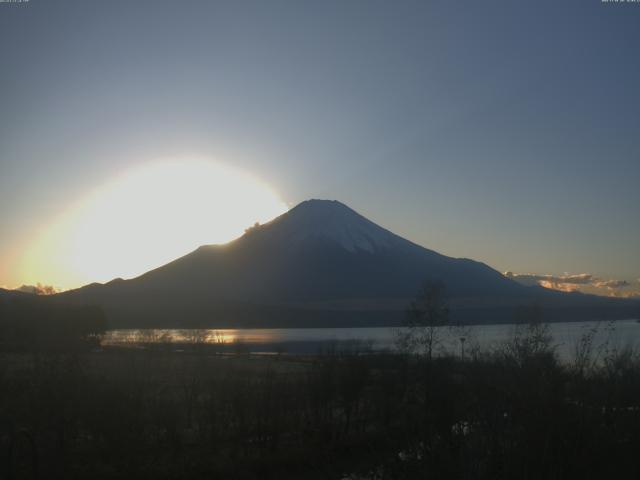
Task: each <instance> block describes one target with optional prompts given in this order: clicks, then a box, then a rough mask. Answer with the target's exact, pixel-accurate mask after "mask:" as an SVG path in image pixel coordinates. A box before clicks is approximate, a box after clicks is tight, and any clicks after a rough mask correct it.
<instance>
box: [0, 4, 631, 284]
mask: <svg viewBox="0 0 640 480" xmlns="http://www.w3.org/2000/svg"><path fill="white" fill-rule="evenodd" d="M0 45H1V47H0V86H1V88H0V209H1V210H0V212H1V217H0V218H1V222H2V226H1V228H0V285H3V284H4V285H7V286H16V285H19V284H21V283H25V282H35V281H40V282H42V283H53V284H60V285H62V286H64V287H67V288H68V287H70V286H74V285H72V284H69V281H68V280H65V279H63V278H62V277H60V278H56V277H55V275H53V274H51V276H52V277H54V278H34V276H33V274H32V275H31V276H29V274H27V273H25V270H24V268H22V267H21V266H20V265H22V264H21V262H22V260H21V258H22V257H23V256H24V255H25V250H27V249H28V248H29V245H31V243H32V242H33V241H34V238H35V237H38V236H41V235H43V233H42V232H43V229H46V228H49V227H46V226H49V225H51V224H52V222H53V223H55V221H56V220H55V219H56V218H59V216H60V215H63V214H64V212H65V211H67V210H68V209H70V208H71V206H72V205H77V204H79V203H82V202H83V201H85V200H83V199H86V198H87V196H88V195H91V192H94V191H95V189H97V188H100V187H101V186H103V185H105V183H109V182H110V181H111V179H114V178H117V177H118V176H121V175H124V174H125V173H124V172H128V171H131V170H132V169H135V168H137V167H138V166H140V165H146V164H148V163H149V162H153V161H156V160H157V159H159V158H171V159H172V160H175V161H180V159H187V158H193V157H197V158H199V159H203V158H204V159H211V160H212V161H215V162H217V163H219V164H222V165H224V166H226V167H232V168H234V169H237V170H238V171H241V172H244V173H243V175H244V174H246V175H250V176H251V177H252V178H253V179H257V180H256V181H259V182H261V183H263V184H264V185H267V186H268V188H270V189H271V190H270V191H272V192H275V195H276V196H277V197H278V198H280V199H281V200H282V201H283V202H286V204H287V205H290V206H291V205H294V204H296V203H298V202H300V201H302V200H305V199H308V198H331V199H338V200H341V201H342V202H344V203H346V204H348V205H349V206H351V207H352V208H354V209H355V210H357V211H359V212H360V213H362V214H363V215H365V216H367V217H368V218H370V219H371V220H373V221H375V222H376V223H379V224H381V225H382V226H384V227H386V228H389V229H390V230H392V231H394V232H396V233H398V234H400V235H402V236H404V237H406V238H409V239H411V240H413V241H415V242H416V243H419V244H422V245H424V246H426V247H428V248H431V249H434V250H437V251H439V252H441V253H444V254H447V255H452V256H457V257H470V258H473V259H476V260H480V261H483V262H485V263H487V264H489V265H491V266H493V267H494V268H496V269H498V270H501V271H507V270H509V271H512V272H515V273H516V274H519V273H536V274H539V275H554V276H556V277H561V276H562V275H564V274H565V273H571V274H589V275H592V276H594V277H595V278H597V279H599V280H601V281H605V280H626V281H628V282H630V283H632V284H633V286H631V287H629V288H632V289H633V288H636V287H637V285H638V283H637V282H638V280H637V279H638V278H639V277H640V188H639V187H640V121H639V120H640V116H639V114H638V112H640V60H639V59H640V53H639V52H640V3H622V4H619V3H606V2H605V3H603V2H601V1H600V0H579V1H561V0H553V1H540V0H531V1H526V2H525V1H522V2H521V1H513V0H504V1H492V0H487V1H475V0H474V1H448V0H447V1H445V0H442V1H427V0H421V1H416V2H408V1H376V0H367V1H356V0H341V1H335V2H331V1H327V0H323V1H313V2H311V1H301V0H295V1H294V0H292V1H287V2H283V1H271V0H269V1H264V0H260V1H256V2H247V1H241V0H231V1H228V2H222V1H209V0H207V1H205V0H202V1H197V0H185V1H179V2H178V1H164V0H130V1H120V0H113V1H102V0H100V1H98V0H96V1H93V0H77V1H64V0H59V1H50V0H49V1H43V0H30V1H28V2H23V3H0ZM185 161H186V160H185ZM132 201H133V200H132ZM223 203H224V202H223ZM276 210H277V208H276ZM204 221H209V222H212V223H215V222H216V218H215V215H212V216H211V217H210V218H207V219H205V220H204ZM143 224H144V222H141V223H140V224H137V225H133V226H132V227H131V230H132V231H129V232H118V233H117V234H118V235H121V236H124V237H126V236H132V237H135V236H136V235H137V232H136V229H144V225H143ZM115 234H116V233H114V235H115ZM185 235H187V236H188V235H189V232H185ZM212 240H215V239H214V238H213V239H212ZM205 243H208V242H205ZM96 248H97V247H96ZM123 248H124V247H123ZM185 253H186V252H185ZM52 255H55V254H53V253H52ZM123 276H124V275H123ZM87 280H89V279H87ZM96 280H98V278H96ZM100 280H102V279H100ZM78 281H80V280H78ZM71 283H73V282H71Z"/></svg>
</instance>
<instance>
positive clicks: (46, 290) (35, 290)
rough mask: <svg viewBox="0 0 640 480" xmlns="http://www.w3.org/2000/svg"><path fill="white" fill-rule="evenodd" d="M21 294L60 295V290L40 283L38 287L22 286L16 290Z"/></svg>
mask: <svg viewBox="0 0 640 480" xmlns="http://www.w3.org/2000/svg"><path fill="white" fill-rule="evenodd" d="M16 290H17V291H19V292H25V293H32V294H34V295H53V294H55V293H58V289H57V288H56V287H53V286H51V285H42V284H41V283H38V284H37V285H22V286H21V287H19V288H16Z"/></svg>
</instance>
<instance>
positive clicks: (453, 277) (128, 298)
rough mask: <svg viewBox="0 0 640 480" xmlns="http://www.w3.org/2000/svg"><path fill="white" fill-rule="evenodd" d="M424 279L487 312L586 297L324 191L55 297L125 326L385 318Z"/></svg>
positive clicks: (397, 314)
mask: <svg viewBox="0 0 640 480" xmlns="http://www.w3.org/2000/svg"><path fill="white" fill-rule="evenodd" d="M425 280H441V281H443V282H444V283H445V284H446V286H447V290H448V292H449V294H450V296H451V297H452V302H453V303H454V306H457V305H462V306H463V308H467V309H476V310H477V309H478V308H484V309H485V310H484V313H485V314H486V312H488V311H492V310H491V309H495V308H496V306H500V308H502V309H503V310H504V309H505V308H507V307H508V308H511V309H512V308H513V306H514V305H517V304H522V303H527V302H529V303H530V302H531V301H533V299H534V298H540V297H542V298H543V299H545V301H547V302H551V303H555V304H558V303H560V304H563V303H567V301H568V300H567V299H569V298H571V299H572V300H571V301H572V302H573V303H576V302H577V303H580V304H584V303H585V301H586V300H585V298H586V296H581V297H576V296H573V297H569V296H567V295H565V294H557V293H556V292H550V291H547V290H544V289H540V288H532V287H524V286H522V285H520V284H517V283H516V282H514V281H512V280H510V279H508V278H506V277H504V276H503V275H502V274H500V273H499V272H497V271H495V270H493V269H491V268H490V267H488V266H486V265H484V264H482V263H479V262H475V261H472V260H468V259H457V258H451V257H446V256H444V255H441V254H439V253H437V252H434V251H431V250H428V249H426V248H423V247H420V246H418V245H416V244H414V243H412V242H409V241H408V240H405V239H403V238H401V237H399V236H397V235H395V234H393V233H391V232H389V231H388V230H385V229H384V228H381V227H379V226H378V225H376V224H374V223H373V222H370V221H369V220H367V219H366V218H364V217H362V216H361V215H359V214H358V213H356V212H354V211H353V210H351V209H350V208H349V207H347V206H345V205H343V204H342V203H339V202H336V201H326V200H309V201H306V202H303V203H301V204H299V205H298V206H296V207H295V208H293V209H292V210H290V211H289V212H287V213H285V214H283V215H281V216H280V217H278V218H276V219H274V220H273V221H271V222H269V223H267V224H264V225H262V226H257V227H253V228H251V229H249V230H248V231H247V232H246V233H245V235H243V236H242V237H240V238H238V239H237V240H235V241H233V242H230V243H228V244H225V245H211V246H203V247H200V248H198V249H197V250H195V251H194V252H192V253H190V254H188V255H185V256H184V257H181V258H179V259H177V260H175V261H173V262H171V263H169V264H166V265H164V266H162V267H159V268H157V269H155V270H152V271H150V272H147V273H145V274H144V275H141V276H140V277H137V278H134V279H131V280H121V279H117V280H114V281H112V282H109V283H107V284H104V285H100V284H92V285H89V286H87V287H83V288H81V289H78V290H75V291H71V292H65V293H64V294H61V295H59V297H60V298H61V299H64V300H66V301H73V302H84V303H96V304H99V305H101V306H103V308H104V309H105V311H106V313H107V315H108V317H109V318H110V320H112V321H113V322H114V323H115V324H117V325H126V326H133V325H136V326H140V325H151V324H153V325H158V326H159V325H171V326H180V325H192V324H200V325H210V326H227V327H234V326H246V325H252V326H283V325H288V326H310V325H316V326H318V325H329V324H331V325H336V324H337V325H347V324H387V323H397V322H398V321H399V319H400V318H401V317H402V312H403V310H404V308H405V306H406V304H407V302H408V301H409V299H410V298H411V297H412V296H413V295H414V294H415V293H416V291H417V290H418V288H419V286H420V284H421V282H423V281H425ZM583 297H584V298H583ZM569 303H571V302H569ZM487 309H488V310H487ZM492 315H495V314H493V313H492Z"/></svg>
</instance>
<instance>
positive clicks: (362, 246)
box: [259, 200, 406, 253]
mask: <svg viewBox="0 0 640 480" xmlns="http://www.w3.org/2000/svg"><path fill="white" fill-rule="evenodd" d="M259 230H260V235H261V236H263V238H264V237H268V238H269V239H270V240H271V241H275V242H279V243H280V244H281V245H282V246H285V247H289V248H295V247H297V246H300V245H308V244H312V243H321V244H332V245H335V246H340V247H341V248H343V249H345V250H347V251H349V252H358V251H362V252H369V253H374V252H376V251H381V250H385V249H388V248H392V247H393V246H395V245H399V244H401V243H405V242H406V240H404V239H402V238H400V237H398V236H397V235H394V234H393V233H391V232H390V231H388V230H385V229H384V228H382V227H379V226H378V225H376V224H375V223H373V222H371V221H369V220H367V219H366V218H364V217H363V216H362V215H360V214H358V213H357V212H355V211H354V210H352V209H351V208H349V207H347V206H346V205H344V204H343V203H340V202H338V201H336V200H307V201H305V202H302V203H300V204H299V205H297V206H296V207H294V208H293V209H291V210H289V211H288V212H287V213H285V214H283V215H281V216H279V217H278V218H276V219H274V220H273V221H271V222H269V223H267V224H265V225H263V226H262V227H260V229H259Z"/></svg>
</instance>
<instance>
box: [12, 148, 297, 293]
mask: <svg viewBox="0 0 640 480" xmlns="http://www.w3.org/2000/svg"><path fill="white" fill-rule="evenodd" d="M286 210H287V205H286V204H285V203H284V202H283V201H282V200H281V199H280V198H279V197H278V195H277V194H276V193H275V192H273V190H271V189H270V188H269V187H268V186H266V185H265V184H263V183H262V182H260V181H259V180H257V179H255V178H253V177H251V176H250V175H247V174H246V173H244V172H241V171H238V170H235V169H232V168H229V167H226V166H223V165H220V164H215V163H211V162H206V161H195V160H194V161H169V162H159V163H151V164H146V165H143V166H141V167H138V168H136V169H134V170H131V171H129V172H126V173H125V174H124V175H122V176H121V177H119V178H116V179H115V180H113V181H111V182H109V183H107V184H106V185H104V186H102V187H101V188H98V189H97V190H95V191H93V192H92V193H91V194H90V195H89V196H88V197H87V198H85V199H84V200H83V201H81V202H79V203H78V204H77V205H76V206H74V207H72V208H70V209H69V210H68V211H66V212H65V213H64V214H63V215H61V216H60V217H59V218H58V219H57V220H55V221H54V222H53V223H52V225H50V226H49V227H47V228H46V229H45V230H44V231H43V232H42V234H41V235H39V236H38V238H37V240H36V241H35V242H34V243H33V245H32V246H31V247H30V248H29V249H28V252H27V254H26V256H25V258H24V262H23V267H22V272H23V277H24V278H25V279H29V281H32V282H36V281H42V282H47V283H51V284H54V285H56V286H61V287H63V288H70V287H74V286H79V285H82V284H85V283H89V282H94V281H99V282H104V281H108V280H111V279H113V278H117V277H123V278H131V277H135V276H137V275H140V274H142V273H144V272H146V271H148V270H150V269H152V268H155V267H158V266H160V265H162V264H163V263H166V262H168V261H171V260H173V259H175V258H177V257H179V256H181V255H184V254H186V253H188V252H190V251H191V250H193V249H195V248H197V247H198V246H200V245H205V244H213V243H226V242H228V241H230V240H233V239H234V238H236V237H238V236H240V235H241V234H242V233H243V231H244V229H246V228H247V227H249V226H250V225H253V224H254V223H255V222H261V223H262V222H265V221H268V220H270V219H272V218H274V217H275V216H277V215H279V214H281V213H284V212H285V211H286Z"/></svg>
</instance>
